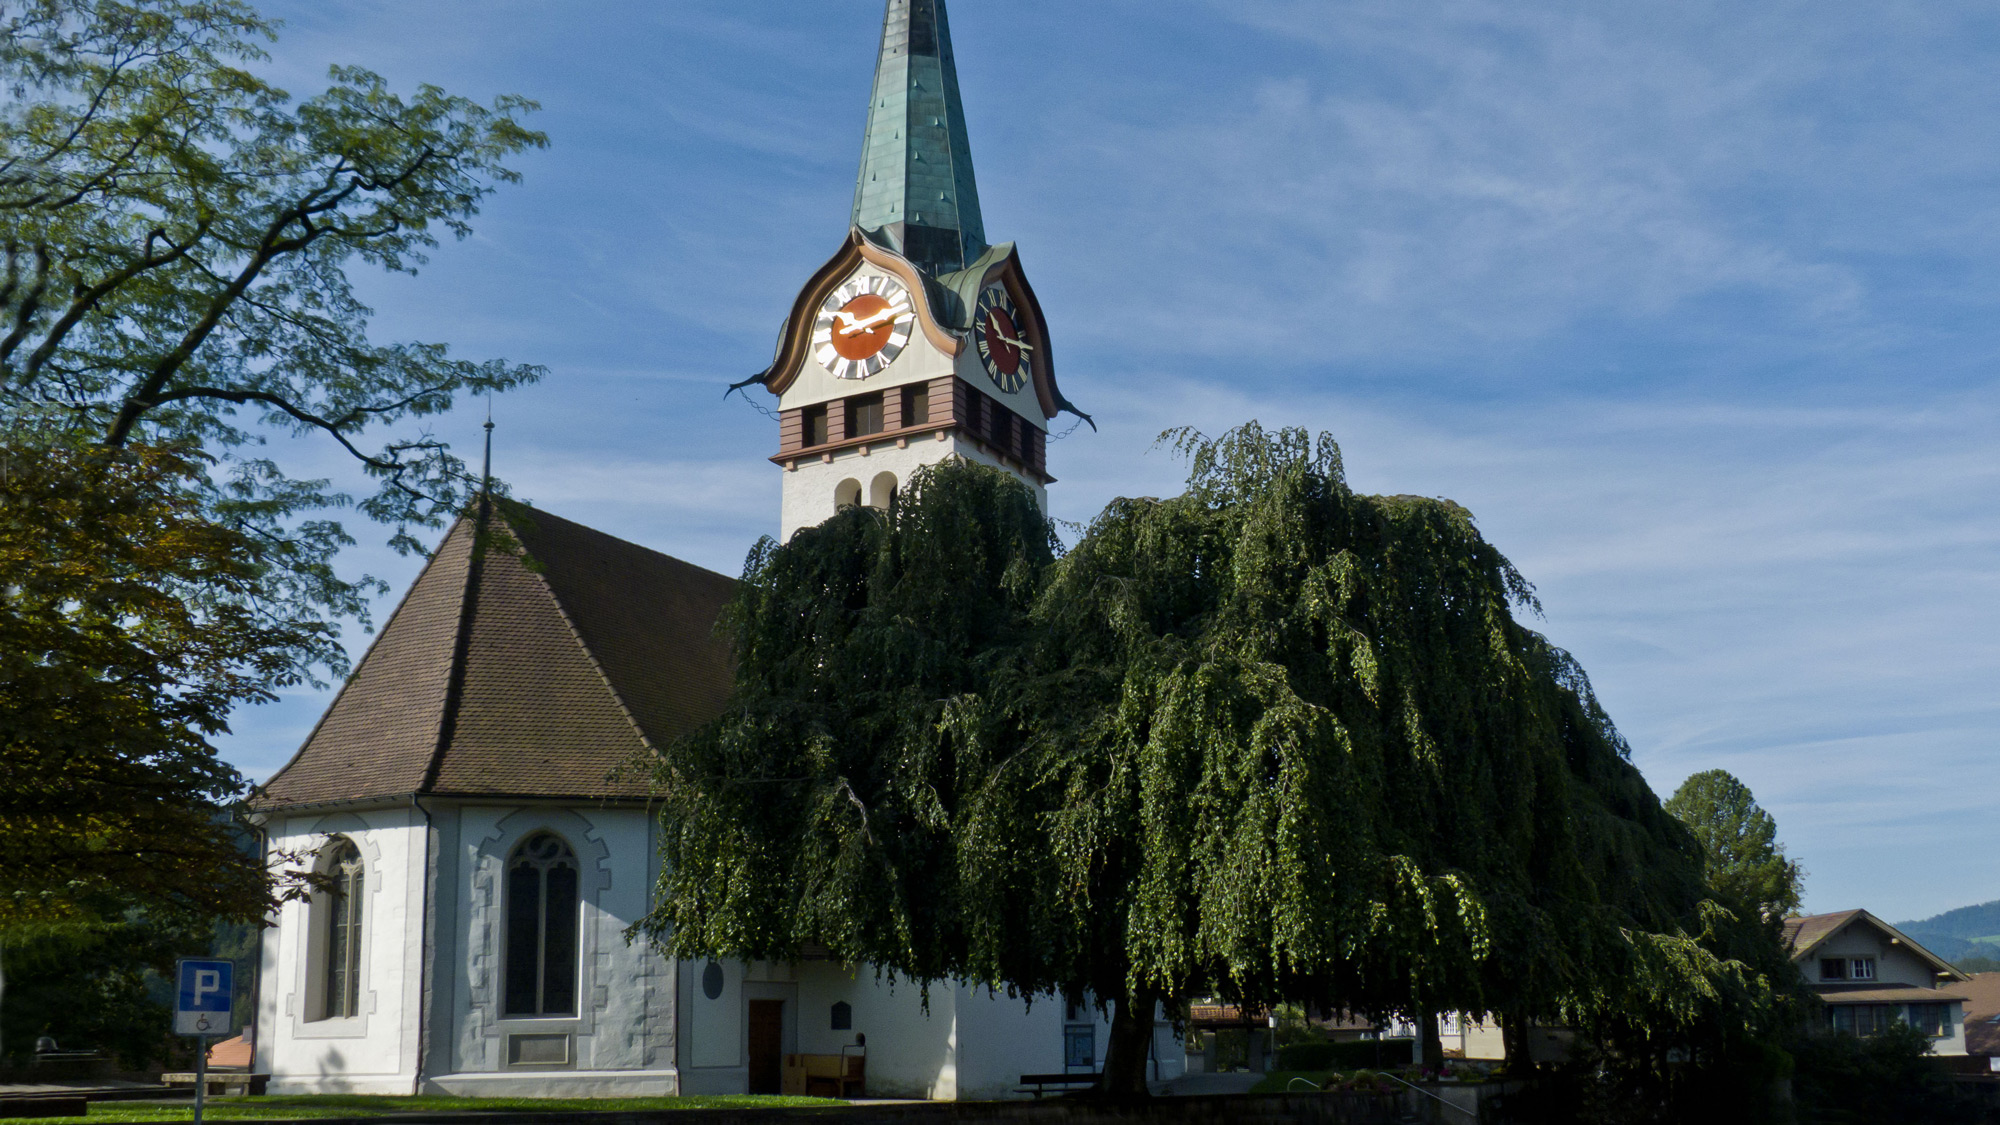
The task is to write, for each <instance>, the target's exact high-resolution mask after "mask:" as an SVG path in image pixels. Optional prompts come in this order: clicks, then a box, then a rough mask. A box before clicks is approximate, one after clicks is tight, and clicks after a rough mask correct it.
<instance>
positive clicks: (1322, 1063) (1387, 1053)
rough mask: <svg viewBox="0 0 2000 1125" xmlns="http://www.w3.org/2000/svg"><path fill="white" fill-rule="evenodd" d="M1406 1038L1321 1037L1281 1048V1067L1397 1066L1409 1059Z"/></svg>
mask: <svg viewBox="0 0 2000 1125" xmlns="http://www.w3.org/2000/svg"><path fill="white" fill-rule="evenodd" d="M1410 1057H1411V1051H1410V1041H1409V1040H1407V1039H1392V1040H1388V1041H1386V1042H1385V1041H1383V1040H1380V1039H1353V1040H1348V1041H1346V1042H1340V1043H1336V1042H1334V1041H1333V1040H1331V1039H1318V1040H1314V1041H1311V1042H1306V1043H1292V1044H1288V1045H1286V1046H1283V1047H1280V1048H1278V1058H1277V1068H1278V1069H1279V1070H1302V1071H1303V1070H1355V1069H1358V1068H1361V1067H1373V1068H1377V1069H1379V1068H1381V1067H1397V1066H1403V1065H1406V1064H1408V1063H1409V1062H1410Z"/></svg>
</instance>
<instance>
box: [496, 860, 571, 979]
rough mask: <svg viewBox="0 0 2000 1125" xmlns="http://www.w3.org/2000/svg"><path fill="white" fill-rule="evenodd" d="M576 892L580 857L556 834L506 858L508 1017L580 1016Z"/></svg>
mask: <svg viewBox="0 0 2000 1125" xmlns="http://www.w3.org/2000/svg"><path fill="white" fill-rule="evenodd" d="M576 888H577V863H576V853H575V852H573V851H571V850H570V847H569V845H568V844H566V843H564V842H563V841H562V838H561V837H560V836H557V835H556V834H555V833H553V832H537V833H535V834H533V835H531V836H529V837H528V838H527V839H525V840H523V841H521V844H520V846H519V847H517V848H515V849H514V854H513V855H512V856H511V857H509V858H508V860H507V1004H506V1012H505V1014H506V1015H509V1016H573V1015H575V1014H576V966H577V941H576V930H577V909H576V907H577V897H576Z"/></svg>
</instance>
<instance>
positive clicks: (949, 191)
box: [854, 0, 986, 276]
mask: <svg viewBox="0 0 2000 1125" xmlns="http://www.w3.org/2000/svg"><path fill="white" fill-rule="evenodd" d="M854 225H855V226H858V227H860V228H861V229H863V230H865V231H868V232H870V233H874V234H877V235H878V237H880V238H881V239H882V240H883V241H886V242H888V243H890V244H891V245H893V246H895V247H896V248H897V249H898V250H900V251H901V252H902V254H903V256H904V257H906V258H908V259H910V260H911V261H912V262H915V263H917V264H918V265H920V266H923V267H924V268H925V269H927V270H928V271H929V272H930V273H931V274H932V276H936V275H938V274H942V273H950V272H951V271H953V270H960V269H964V268H965V267H966V266H967V265H968V264H969V263H971V262H972V261H973V259H975V258H977V257H979V255H980V254H981V253H982V252H984V251H985V250H986V227H985V224H984V223H983V222H981V221H980V218H979V188H978V186H977V185H975V184H974V183H973V181H972V145H971V142H970V141H968V140H967V139H966V134H965V107H964V105H963V104H961V103H960V101H959V96H958V66H957V64H956V63H954V62H953V61H952V57H951V28H950V25H949V24H948V23H946V21H945V14H944V0H889V10H888V14H887V15H885V16H884V17H883V21H882V57H881V60H880V61H879V62H878V63H877V64H876V67H875V96H874V98H873V99H872V100H871V101H870V102H869V103H868V135H867V138H866V139H865V140H864V142H863V144H862V149H861V177H860V182H859V183H858V184H856V185H855V189H854Z"/></svg>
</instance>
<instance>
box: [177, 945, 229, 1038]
mask: <svg viewBox="0 0 2000 1125" xmlns="http://www.w3.org/2000/svg"><path fill="white" fill-rule="evenodd" d="M235 969H236V966H235V965H233V964H231V963H230V962H228V961H213V960H196V959H194V958H192V957H188V958H183V959H182V960H181V961H180V962H179V966H178V968H177V970H176V971H175V973H174V978H175V983H174V1033H175V1034H176V1035H227V1034H229V1033H230V1031H231V1030H233V1028H232V1027H231V1026H230V1013H231V1010H232V1009H233V1008H234V1006H235V1005H234V1001H235V999H236V987H235V980H234V977H235Z"/></svg>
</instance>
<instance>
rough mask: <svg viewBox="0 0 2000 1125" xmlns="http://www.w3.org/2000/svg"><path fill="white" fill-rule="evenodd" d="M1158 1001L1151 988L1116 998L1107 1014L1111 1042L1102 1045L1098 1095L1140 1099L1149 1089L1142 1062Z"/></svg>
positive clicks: (1149, 1048) (1146, 1056)
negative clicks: (1109, 1021)
mask: <svg viewBox="0 0 2000 1125" xmlns="http://www.w3.org/2000/svg"><path fill="white" fill-rule="evenodd" d="M1159 1003H1160V994H1159V993H1158V992H1156V991H1153V990H1151V989H1140V990H1139V992H1138V993H1137V994H1128V995H1127V996H1125V997H1124V998H1123V999H1121V1000H1119V1001H1118V1004H1117V1007H1116V1008H1115V1009H1114V1010H1113V1011H1112V1013H1111V1041H1110V1042H1109V1043H1108V1044H1106V1046H1105V1051H1104V1073H1103V1075H1102V1076H1101V1077H1100V1078H1099V1079H1098V1082H1097V1092H1098V1093H1099V1094H1102V1095H1104V1096H1106V1097H1112V1098H1143V1097H1146V1096H1147V1095H1148V1093H1149V1092H1150V1091H1148V1090H1147V1089H1146V1064H1147V1062H1148V1060H1149V1059H1150V1058H1151V1056H1152V1046H1153V1012H1154V1011H1155V1009H1157V1008H1158V1006H1159Z"/></svg>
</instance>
